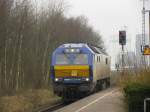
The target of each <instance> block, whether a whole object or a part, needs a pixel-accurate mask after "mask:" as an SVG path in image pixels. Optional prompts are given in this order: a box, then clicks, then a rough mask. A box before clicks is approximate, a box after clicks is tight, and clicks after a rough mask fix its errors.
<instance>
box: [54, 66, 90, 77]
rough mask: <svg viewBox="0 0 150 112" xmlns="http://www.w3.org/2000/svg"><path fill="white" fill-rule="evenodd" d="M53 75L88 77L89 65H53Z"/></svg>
mask: <svg viewBox="0 0 150 112" xmlns="http://www.w3.org/2000/svg"><path fill="white" fill-rule="evenodd" d="M54 70H55V77H57V78H61V77H62V78H63V77H89V66H87V65H82V66H81V65H68V66H65V65H64V66H58V65H57V66H55V67H54Z"/></svg>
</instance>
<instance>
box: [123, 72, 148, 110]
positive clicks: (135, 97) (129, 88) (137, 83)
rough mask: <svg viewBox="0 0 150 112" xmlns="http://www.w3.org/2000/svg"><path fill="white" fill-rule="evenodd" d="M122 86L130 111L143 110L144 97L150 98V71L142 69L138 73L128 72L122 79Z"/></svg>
mask: <svg viewBox="0 0 150 112" xmlns="http://www.w3.org/2000/svg"><path fill="white" fill-rule="evenodd" d="M121 87H122V90H123V92H124V96H125V99H126V102H127V104H128V107H129V112H143V111H144V99H145V98H150V72H149V71H146V72H145V71H144V72H143V71H142V72H139V73H138V74H130V73H128V74H126V76H124V77H123V78H122V80H121ZM148 109H150V107H148Z"/></svg>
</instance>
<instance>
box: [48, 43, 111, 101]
mask: <svg viewBox="0 0 150 112" xmlns="http://www.w3.org/2000/svg"><path fill="white" fill-rule="evenodd" d="M110 62H111V57H110V56H109V55H108V54H107V53H106V52H105V50H103V49H102V48H100V47H97V46H94V45H90V44H87V43H67V44H63V45H60V46H59V47H58V48H56V49H55V50H54V51H53V53H52V60H51V65H50V68H51V69H50V78H51V82H52V86H53V91H54V94H56V95H58V96H60V97H62V98H63V99H64V100H66V99H74V98H76V97H77V96H80V95H81V96H82V95H87V94H90V93H93V92H95V91H98V90H101V89H102V88H104V87H109V86H110Z"/></svg>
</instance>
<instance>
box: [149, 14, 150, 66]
mask: <svg viewBox="0 0 150 112" xmlns="http://www.w3.org/2000/svg"><path fill="white" fill-rule="evenodd" d="M149 47H150V11H149ZM149 66H150V56H149Z"/></svg>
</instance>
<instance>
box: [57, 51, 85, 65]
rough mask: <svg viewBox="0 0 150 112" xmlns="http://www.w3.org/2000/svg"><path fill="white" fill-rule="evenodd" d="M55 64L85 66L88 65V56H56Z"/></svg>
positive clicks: (67, 54)
mask: <svg viewBox="0 0 150 112" xmlns="http://www.w3.org/2000/svg"><path fill="white" fill-rule="evenodd" d="M56 64H58V65H69V64H75V65H86V64H88V54H81V53H80V54H70V53H65V54H57V55H56Z"/></svg>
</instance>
